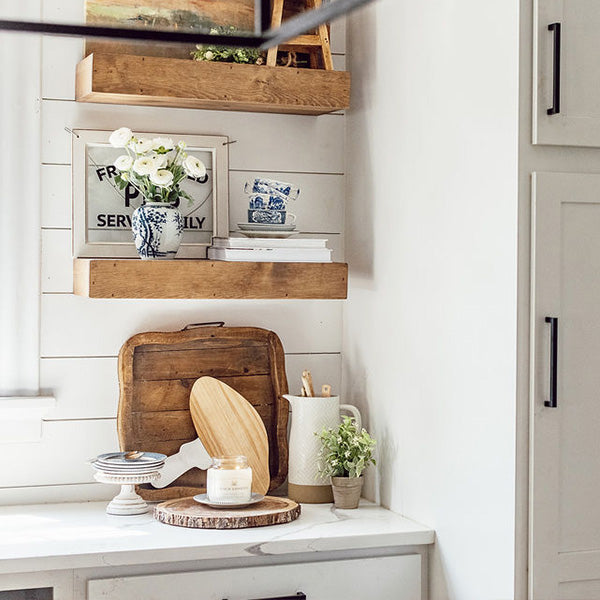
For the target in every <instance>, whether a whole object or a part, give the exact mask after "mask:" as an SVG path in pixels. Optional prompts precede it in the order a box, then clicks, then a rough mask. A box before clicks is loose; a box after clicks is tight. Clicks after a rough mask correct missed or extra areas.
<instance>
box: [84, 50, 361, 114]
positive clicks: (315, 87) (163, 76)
mask: <svg viewBox="0 0 600 600" xmlns="http://www.w3.org/2000/svg"><path fill="white" fill-rule="evenodd" d="M173 73H177V77H174V76H173ZM132 74H133V75H132ZM75 99H76V100H77V101H78V102H100V103H105V104H133V105H144V106H170V107H173V108H175V107H179V108H204V109H210V110H241V111H255V112H274V113H288V114H304V115H320V114H325V113H329V112H333V111H336V110H343V109H345V108H348V107H349V106H350V74H349V73H347V72H345V71H324V70H320V69H294V68H291V67H268V66H265V65H261V66H257V65H241V64H235V63H214V62H198V61H194V60H182V59H178V58H160V57H148V56H133V55H127V54H120V55H119V54H90V55H89V56H88V57H87V58H85V59H83V60H82V61H81V62H80V63H79V64H78V65H77V73H76V88H75Z"/></svg>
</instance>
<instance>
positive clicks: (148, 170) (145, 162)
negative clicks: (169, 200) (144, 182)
mask: <svg viewBox="0 0 600 600" xmlns="http://www.w3.org/2000/svg"><path fill="white" fill-rule="evenodd" d="M133 170H134V171H135V172H136V173H137V174H138V175H152V174H154V173H156V171H157V168H156V163H155V162H154V161H153V160H152V159H151V158H150V157H149V156H143V157H142V158H138V159H137V160H136V161H135V162H134V163H133Z"/></svg>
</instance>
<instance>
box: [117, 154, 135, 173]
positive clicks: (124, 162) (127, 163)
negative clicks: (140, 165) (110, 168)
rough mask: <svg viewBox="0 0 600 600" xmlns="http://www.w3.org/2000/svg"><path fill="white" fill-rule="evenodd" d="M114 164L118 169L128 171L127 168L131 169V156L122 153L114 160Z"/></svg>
mask: <svg viewBox="0 0 600 600" xmlns="http://www.w3.org/2000/svg"><path fill="white" fill-rule="evenodd" d="M114 165H115V167H117V169H119V171H129V169H131V165H133V158H131V156H128V155H127V154H122V155H121V156H119V158H117V160H115V162H114Z"/></svg>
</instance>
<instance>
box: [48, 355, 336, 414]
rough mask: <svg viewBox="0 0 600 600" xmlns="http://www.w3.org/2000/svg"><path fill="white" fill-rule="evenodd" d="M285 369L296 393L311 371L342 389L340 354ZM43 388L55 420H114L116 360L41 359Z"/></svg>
mask: <svg viewBox="0 0 600 600" xmlns="http://www.w3.org/2000/svg"><path fill="white" fill-rule="evenodd" d="M285 366H286V372H287V378H288V384H289V387H290V390H291V392H292V393H293V394H296V393H299V388H300V377H301V375H302V371H303V370H304V369H308V370H309V371H310V372H311V373H312V375H313V380H314V382H315V385H318V386H320V385H321V384H323V383H329V384H331V385H332V386H333V390H334V393H337V390H339V389H340V383H341V382H340V379H341V377H340V375H341V357H340V355H339V354H287V355H286V357H285ZM40 381H41V386H42V389H43V390H45V391H50V392H52V393H53V394H54V395H55V397H56V398H57V407H56V410H53V411H52V415H51V418H52V420H63V419H91V418H98V417H104V418H115V417H116V414H117V404H118V400H119V381H118V376H117V357H116V356H114V357H112V356H111V357H97V358H94V357H89V358H42V359H41V360H40Z"/></svg>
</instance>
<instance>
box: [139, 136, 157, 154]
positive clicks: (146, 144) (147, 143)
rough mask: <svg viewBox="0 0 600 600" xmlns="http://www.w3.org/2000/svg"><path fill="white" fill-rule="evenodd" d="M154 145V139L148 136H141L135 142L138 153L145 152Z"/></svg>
mask: <svg viewBox="0 0 600 600" xmlns="http://www.w3.org/2000/svg"><path fill="white" fill-rule="evenodd" d="M153 147H154V144H153V141H152V140H149V139H148V138H140V139H139V140H137V141H136V142H135V151H136V153H137V154H144V153H146V152H148V151H149V150H152V148H153Z"/></svg>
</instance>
